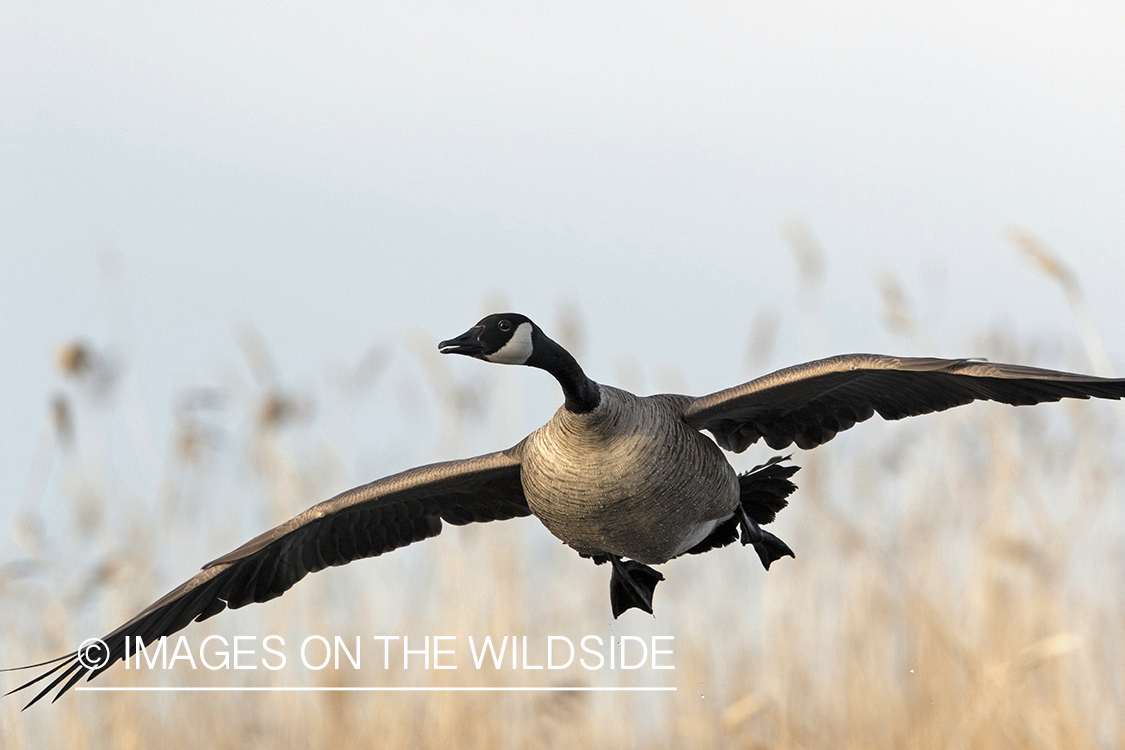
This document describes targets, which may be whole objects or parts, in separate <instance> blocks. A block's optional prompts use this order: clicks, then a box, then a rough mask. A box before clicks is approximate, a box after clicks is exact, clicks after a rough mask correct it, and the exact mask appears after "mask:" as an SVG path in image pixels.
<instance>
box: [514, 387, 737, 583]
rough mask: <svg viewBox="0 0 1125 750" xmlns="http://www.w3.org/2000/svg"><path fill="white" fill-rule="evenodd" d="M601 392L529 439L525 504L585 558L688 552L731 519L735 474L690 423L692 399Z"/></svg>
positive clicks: (649, 558)
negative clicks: (587, 406) (585, 407)
mask: <svg viewBox="0 0 1125 750" xmlns="http://www.w3.org/2000/svg"><path fill="white" fill-rule="evenodd" d="M599 389H600V391H601V401H600V402H599V404H598V406H597V407H596V408H595V409H593V410H592V411H589V412H586V413H584V414H574V413H572V412H570V411H569V410H567V408H566V407H562V408H560V409H559V410H558V412H556V414H555V416H554V417H553V418H552V419H551V421H549V422H548V423H547V424H545V425H543V426H542V427H540V428H539V429H538V430H536V431H535V432H533V433H531V435H529V436H528V438H527V440H526V441H525V442H524V443H523V453H522V458H521V463H522V471H521V479H522V483H523V491H524V495H525V496H526V497H527V505H528V507H529V508H531V512H532V513H534V514H535V515H536V516H537V517H538V518H539V520H540V521H542V522H543V525H544V526H546V527H547V528H548V529H549V530H550V531H551V533H552V534H554V535H555V536H557V537H558V538H559V539H561V540H563V541H564V542H566V543H567V544H568V545H570V546H571V547H573V548H574V549H575V550H577V551H578V552H579V553H581V554H584V555H587V556H591V557H593V556H597V555H602V554H606V553H609V554H613V555H617V556H619V557H627V558H629V559H631V560H636V561H637V562H641V563H647V564H650V565H655V564H657V563H662V562H666V561H668V560H670V559H672V558H673V557H676V556H678V555H682V554H683V553H684V552H686V551H687V550H689V549H691V548H692V547H694V546H696V545H697V544H699V543H700V542H702V541H703V540H704V539H705V538H707V537H708V536H709V535H710V534H711V532H713V531H714V530H715V527H716V526H717V525H718V523H719V522H720V521H722V520H725V519H728V518H730V517H731V516H732V514H733V513H734V511H735V508H736V507H738V498H739V486H738V476H737V475H736V474H735V472H734V469H733V468H732V467H731V465H730V463H729V462H728V461H727V459H726V458H725V457H724V456H723V453H722V451H721V450H719V447H718V446H717V445H715V443H714V441H712V440H709V439H707V438H706V437H704V436H703V434H702V433H700V432H699V431H698V430H693V429H692V428H690V427H688V426H687V425H686V424H685V423H684V421H683V411H684V409H685V408H686V407H687V405H688V403H690V399H687V398H684V397H678V396H671V395H658V396H647V397H640V396H634V395H633V394H632V393H629V392H628V391H623V390H620V389H617V388H611V387H609V386H604V385H603V386H599ZM685 499H686V500H687V501H686V502H685Z"/></svg>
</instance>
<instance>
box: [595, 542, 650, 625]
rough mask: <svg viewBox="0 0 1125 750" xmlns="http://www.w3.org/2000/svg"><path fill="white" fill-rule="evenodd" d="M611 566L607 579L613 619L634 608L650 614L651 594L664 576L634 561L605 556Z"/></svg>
mask: <svg viewBox="0 0 1125 750" xmlns="http://www.w3.org/2000/svg"><path fill="white" fill-rule="evenodd" d="M607 557H609V561H610V563H611V564H612V565H613V573H612V575H610V577H609V603H610V605H611V606H612V607H613V619H615V620H616V619H617V618H618V617H620V616H621V613H622V612H625V611H626V610H628V609H632V608H633V607H636V608H637V609H639V610H642V611H644V612H648V613H649V614H650V615H651V614H652V592H653V591H655V590H656V584H658V583H660V582H661V581H663V580H664V575H663V574H662V573H661V572H660V571H658V570H656V569H654V568H650V567H649V566H647V565H644V564H642V563H639V562H637V561H635V560H622V559H621V558H620V557H618V556H617V555H607Z"/></svg>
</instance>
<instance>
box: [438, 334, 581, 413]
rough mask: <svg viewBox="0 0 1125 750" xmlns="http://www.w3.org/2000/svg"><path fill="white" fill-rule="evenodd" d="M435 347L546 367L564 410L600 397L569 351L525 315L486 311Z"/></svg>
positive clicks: (578, 409) (445, 351) (576, 409)
mask: <svg viewBox="0 0 1125 750" xmlns="http://www.w3.org/2000/svg"><path fill="white" fill-rule="evenodd" d="M438 351H440V352H441V353H442V354H464V355H465V356H467V357H474V358H476V359H483V360H485V361H486V362H495V363H497V364H502V365H527V366H528V367H538V368H539V369H541V370H546V371H547V372H549V373H551V374H552V375H554V376H555V380H557V381H559V385H561V386H562V389H563V395H564V396H565V397H566V402H565V404H564V405H565V406H566V408H567V410H569V411H572V412H575V413H579V414H581V413H584V412H588V411H592V410H593V409H594V408H595V407H597V405H598V403H599V402H600V401H601V393H600V391H599V390H598V384H597V383H595V382H594V381H592V380H590V379H589V378H588V377H586V374H585V373H584V372H582V368H581V367H580V366H579V365H578V362H577V360H575V359H574V357H572V356H571V354H570V352H568V351H567V350H566V349H564V348H562V347H561V346H560V345H558V344H557V343H555V342H554V341H552V340H551V339H550V338H548V337H547V334H545V333H543V330H542V329H541V328H539V326H537V325H535V323H533V322H532V320H531V318H529V317H527V316H526V315H520V314H519V313H495V314H493V315H487V316H485V317H484V318H481V319H480V321H479V322H478V323H477V324H476V325H475V326H473V327H472V328H470V329H469V330H467V331H465V332H464V333H462V334H461V335H460V336H458V337H457V338H453V339H447V340H446V341H442V342H441V343H440V344H438Z"/></svg>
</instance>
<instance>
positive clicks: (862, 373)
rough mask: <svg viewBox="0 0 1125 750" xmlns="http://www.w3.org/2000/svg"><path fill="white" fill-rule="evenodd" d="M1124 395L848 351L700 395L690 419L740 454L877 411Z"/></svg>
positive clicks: (1017, 373) (1111, 386) (1092, 381)
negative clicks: (762, 443) (761, 441)
mask: <svg viewBox="0 0 1125 750" xmlns="http://www.w3.org/2000/svg"><path fill="white" fill-rule="evenodd" d="M1091 396H1093V397H1096V398H1113V399H1117V398H1121V397H1123V396H1125V380H1119V379H1110V378H1098V377H1094V376H1092V375H1076V374H1073V373H1069V372H1057V371H1055V370H1041V369H1039V368H1036V367H1024V366H1022V365H1004V364H997V363H992V362H984V361H980V360H968V359H934V358H929V357H926V358H921V357H884V356H880V355H878V354H845V355H841V356H837V357H829V358H828V359H821V360H817V361H815V362H808V363H806V364H803V365H797V366H795V367H787V368H786V369H784V370H778V371H777V372H774V373H771V374H769V375H765V376H763V377H760V378H758V379H757V380H751V381H750V382H749V383H744V384H742V385H739V386H735V387H734V388H728V389H726V390H724V391H719V392H718V393H712V394H710V395H708V396H701V397H699V398H697V399H695V401H693V402H692V403H691V405H690V406H688V407H687V410H686V411H685V412H684V421H686V422H687V423H688V424H689V425H691V426H692V427H694V428H696V429H697V430H709V431H710V432H711V434H712V435H714V436H715V440H716V441H718V443H719V445H720V446H722V447H723V448H726V449H727V450H730V451H734V452H735V453H741V452H742V451H744V450H746V448H747V447H748V446H750V445H752V444H753V443H755V442H757V441H758V439H759V438H765V441H766V445H768V446H769V447H771V448H773V449H775V450H777V449H781V448H785V447H787V446H789V445H790V444H792V443H796V444H797V446H798V447H799V448H804V449H808V448H814V447H816V446H818V445H820V444H821V443H826V442H828V441H829V440H831V439H832V438H834V437H835V436H836V433H838V432H842V431H844V430H847V429H850V428H851V427H852V426H853V425H855V424H856V423H857V422H862V421H864V420H865V419H870V418H871V416H872V415H873V414H875V413H878V414H879V416H881V417H882V418H883V419H902V418H903V417H913V416H915V415H918V414H929V413H930V412H934V411H942V410H944V409H949V408H951V407H954V406H961V405H962V404H967V403H970V402H972V401H976V400H983V401H1000V402H1002V403H1005V404H1013V405H1020V406H1022V405H1028V404H1038V403H1041V402H1043V401H1058V400H1059V399H1063V398H1090V397H1091Z"/></svg>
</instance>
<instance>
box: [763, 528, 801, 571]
mask: <svg viewBox="0 0 1125 750" xmlns="http://www.w3.org/2000/svg"><path fill="white" fill-rule="evenodd" d="M761 532H762V541H760V542H755V543H754V551H755V552H757V553H758V559H759V560H761V561H762V565H764V566H765V568H766V570H769V569H770V563H772V562H773V561H774V560H776V559H778V558H780V557H785V556H786V555H788V556H789V557H792V558H796V557H797V556H796V555H794V554H793V550H791V549H789V545H788V544H786V543H785V542H783V541H781V540H780V539H778V538H777V537H776V536H774V535H773V534H771V533H769V532H768V531H766V530H765V529H761Z"/></svg>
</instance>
